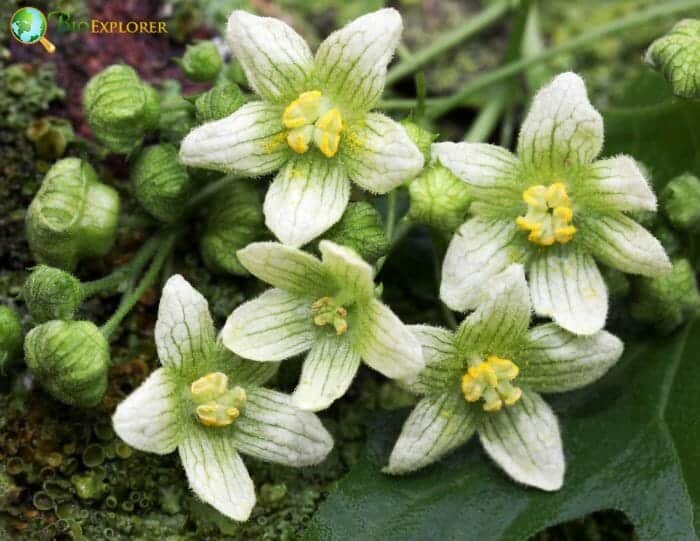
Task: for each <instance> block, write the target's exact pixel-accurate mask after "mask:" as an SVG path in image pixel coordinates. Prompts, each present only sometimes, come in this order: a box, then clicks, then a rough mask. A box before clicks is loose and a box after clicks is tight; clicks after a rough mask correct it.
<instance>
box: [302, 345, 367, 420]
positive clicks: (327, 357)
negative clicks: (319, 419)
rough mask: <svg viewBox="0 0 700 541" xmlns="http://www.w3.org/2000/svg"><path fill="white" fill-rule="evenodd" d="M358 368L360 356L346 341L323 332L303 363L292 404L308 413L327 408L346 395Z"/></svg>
mask: <svg viewBox="0 0 700 541" xmlns="http://www.w3.org/2000/svg"><path fill="white" fill-rule="evenodd" d="M359 367H360V355H359V354H358V353H356V352H355V351H354V350H353V349H352V346H351V344H350V341H349V340H348V339H347V338H345V337H344V336H335V335H334V334H330V333H324V334H323V335H321V336H320V337H319V338H318V340H316V342H315V343H314V345H313V347H312V348H311V351H309V354H308V355H307V356H306V359H305V360H304V364H303V366H302V369H301V376H300V377H299V383H298V384H297V388H296V389H295V390H294V394H293V395H292V403H293V404H294V405H295V406H296V407H298V408H301V409H303V410H308V411H320V410H324V409H326V408H327V407H328V406H330V405H331V404H332V403H333V402H334V401H335V400H336V399H338V398H340V397H341V396H343V395H344V394H345V391H347V390H348V387H350V384H351V383H352V380H353V379H354V377H355V374H356V373H357V369H358V368H359Z"/></svg>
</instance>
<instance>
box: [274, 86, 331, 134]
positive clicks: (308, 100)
mask: <svg viewBox="0 0 700 541" xmlns="http://www.w3.org/2000/svg"><path fill="white" fill-rule="evenodd" d="M322 99H323V94H321V92H319V91H318V90H310V91H309V92H304V93H303V94H299V97H298V98H297V99H295V100H294V101H293V102H292V103H290V104H289V105H287V107H286V108H285V110H284V113H282V122H283V123H284V125H285V126H286V127H287V128H300V127H301V126H304V125H306V124H313V123H314V122H315V121H316V119H317V118H318V117H319V107H320V105H321V100H322Z"/></svg>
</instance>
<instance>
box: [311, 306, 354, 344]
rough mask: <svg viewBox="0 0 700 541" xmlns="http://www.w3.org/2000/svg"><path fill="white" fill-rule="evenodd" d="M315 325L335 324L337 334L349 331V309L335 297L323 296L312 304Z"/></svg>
mask: <svg viewBox="0 0 700 541" xmlns="http://www.w3.org/2000/svg"><path fill="white" fill-rule="evenodd" d="M311 313H312V315H313V322H314V325H318V326H319V327H323V326H324V325H333V328H334V329H335V332H336V334H337V335H339V336H340V335H342V334H345V333H346V332H347V331H348V322H347V319H346V318H347V316H348V311H347V309H346V308H345V307H344V306H342V305H341V304H339V302H338V301H337V300H336V299H334V298H333V297H321V298H320V299H318V300H317V301H314V302H313V303H312V304H311Z"/></svg>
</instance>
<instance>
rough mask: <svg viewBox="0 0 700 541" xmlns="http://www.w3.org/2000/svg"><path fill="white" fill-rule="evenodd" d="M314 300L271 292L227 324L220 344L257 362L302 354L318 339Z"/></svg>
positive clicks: (236, 313) (244, 307)
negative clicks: (312, 308) (313, 306)
mask: <svg viewBox="0 0 700 541" xmlns="http://www.w3.org/2000/svg"><path fill="white" fill-rule="evenodd" d="M313 301H314V299H313V298H311V297H301V296H298V295H293V294H291V293H287V292H286V291H282V290H281V289H269V290H267V291H266V292H265V293H263V294H262V295H260V296H259V297H258V298H256V299H253V300H252V301H248V302H246V303H244V304H242V305H240V306H239V307H238V308H236V309H235V310H234V311H233V313H232V314H231V315H230V316H229V317H228V319H227V320H226V324H225V325H224V328H223V329H222V330H221V340H222V341H223V343H224V345H225V346H226V347H227V348H229V349H230V350H231V351H233V352H234V353H235V354H237V355H240V356H241V357H245V358H246V359H252V360H254V361H281V360H283V359H287V358H289V357H294V355H298V354H299V353H303V352H304V351H306V350H307V349H309V348H310V347H311V344H313V341H314V339H315V337H316V327H315V325H314V323H313V315H312V313H311V303H312V302H313Z"/></svg>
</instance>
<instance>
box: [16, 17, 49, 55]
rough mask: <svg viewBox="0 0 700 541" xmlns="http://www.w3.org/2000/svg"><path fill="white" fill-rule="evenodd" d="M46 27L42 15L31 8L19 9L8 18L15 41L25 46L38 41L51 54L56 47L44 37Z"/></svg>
mask: <svg viewBox="0 0 700 541" xmlns="http://www.w3.org/2000/svg"><path fill="white" fill-rule="evenodd" d="M47 27H48V23H47V22H46V17H45V16H44V14H43V13H42V12H41V11H39V10H38V9H36V8H33V7H23V8H19V9H18V10H17V11H15V13H14V14H13V15H12V17H11V18H10V31H11V33H12V36H13V37H14V38H15V39H16V40H17V41H19V42H20V43H24V44H25V45H30V44H32V43H36V42H37V41H38V42H39V43H41V44H42V45H43V46H44V49H46V51H47V52H49V53H53V52H54V51H55V50H56V46H55V45H54V44H53V43H51V42H50V41H49V40H48V39H46V37H45V35H46V29H47Z"/></svg>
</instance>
